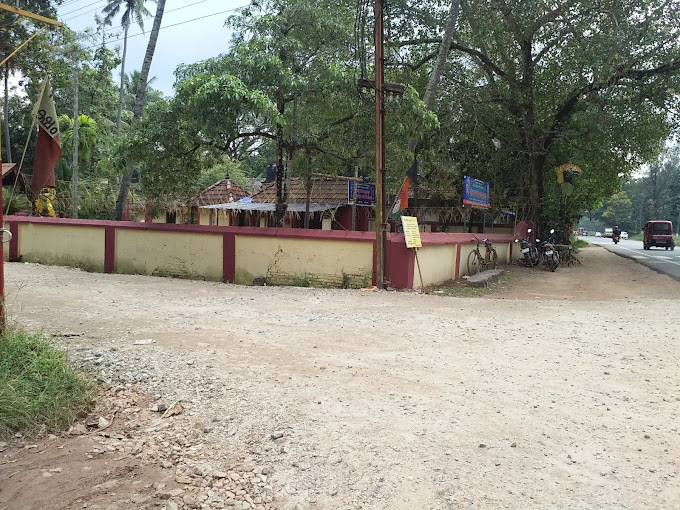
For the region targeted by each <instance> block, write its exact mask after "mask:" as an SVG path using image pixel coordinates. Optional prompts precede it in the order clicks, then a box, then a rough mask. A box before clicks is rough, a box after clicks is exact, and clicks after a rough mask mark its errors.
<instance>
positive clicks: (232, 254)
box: [222, 233, 236, 283]
mask: <svg viewBox="0 0 680 510" xmlns="http://www.w3.org/2000/svg"><path fill="white" fill-rule="evenodd" d="M235 276H236V235H235V234H233V233H229V234H224V235H223V236H222V281H223V282H224V283H233V281H234V277H235Z"/></svg>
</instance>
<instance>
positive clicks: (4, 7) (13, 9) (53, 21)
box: [0, 4, 64, 27]
mask: <svg viewBox="0 0 680 510" xmlns="http://www.w3.org/2000/svg"><path fill="white" fill-rule="evenodd" d="M0 10H3V11H8V12H13V13H14V14H18V15H19V16H26V17H27V18H31V19H34V20H36V21H42V22H43V23H47V24H48V25H53V26H55V27H63V26H64V24H63V23H62V22H61V21H57V20H56V19H52V18H47V17H45V16H41V15H40V14H33V13H32V12H28V11H24V10H23V9H17V8H16V7H12V6H11V5H5V4H0Z"/></svg>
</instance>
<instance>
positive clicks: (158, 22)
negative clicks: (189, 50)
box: [132, 0, 165, 122]
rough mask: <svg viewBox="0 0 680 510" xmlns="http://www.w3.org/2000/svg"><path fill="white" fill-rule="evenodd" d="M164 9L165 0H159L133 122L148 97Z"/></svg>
mask: <svg viewBox="0 0 680 510" xmlns="http://www.w3.org/2000/svg"><path fill="white" fill-rule="evenodd" d="M163 11H165V0H158V3H157V5H156V15H155V17H154V20H153V27H152V28H151V35H150V36H149V44H148V45H147V46H146V53H145V54H144V62H143V63H142V70H141V71H140V73H139V82H138V83H137V92H136V95H135V106H134V108H133V110H132V112H133V122H136V121H138V120H139V119H140V118H141V116H142V110H143V108H144V100H145V98H146V85H147V81H148V80H149V72H150V70H151V61H152V60H153V55H154V53H155V51H156V42H157V41H158V32H159V31H160V29H161V21H162V20H163Z"/></svg>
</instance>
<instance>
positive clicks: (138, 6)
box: [102, 0, 151, 134]
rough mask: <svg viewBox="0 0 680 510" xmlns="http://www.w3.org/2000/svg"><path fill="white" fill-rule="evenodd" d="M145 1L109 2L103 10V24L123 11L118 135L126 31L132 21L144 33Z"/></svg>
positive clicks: (125, 0)
mask: <svg viewBox="0 0 680 510" xmlns="http://www.w3.org/2000/svg"><path fill="white" fill-rule="evenodd" d="M144 2H145V0H109V3H108V4H106V6H105V7H104V9H103V11H102V12H103V13H104V14H105V17H104V22H105V23H106V22H108V23H110V22H111V20H113V18H115V17H116V16H117V15H118V13H119V12H120V10H121V9H124V11H123V15H122V16H121V18H120V25H121V26H122V27H123V60H122V62H121V64H120V96H119V98H118V117H116V131H117V133H118V134H120V122H121V116H122V113H123V100H124V94H125V57H126V56H127V42H128V30H129V29H130V25H131V24H132V20H133V18H134V20H135V21H136V22H137V24H138V25H139V28H141V29H142V31H144V16H150V15H151V13H150V12H149V10H148V9H147V8H146V7H144Z"/></svg>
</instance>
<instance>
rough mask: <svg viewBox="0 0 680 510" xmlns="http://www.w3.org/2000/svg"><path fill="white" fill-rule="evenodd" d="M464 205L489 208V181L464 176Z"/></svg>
mask: <svg viewBox="0 0 680 510" xmlns="http://www.w3.org/2000/svg"><path fill="white" fill-rule="evenodd" d="M463 205H469V206H472V207H479V208H481V209H488V208H489V207H490V204H489V183H488V182H484V181H479V180H477V179H473V178H472V177H468V176H467V175H466V176H465V177H464V178H463Z"/></svg>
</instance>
